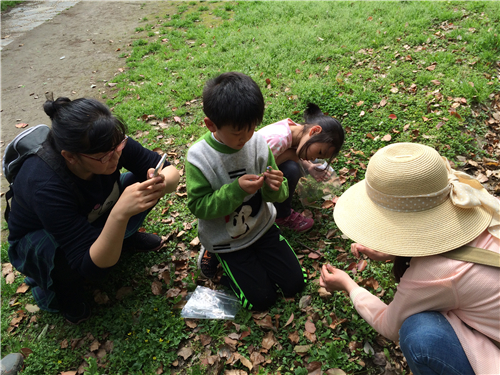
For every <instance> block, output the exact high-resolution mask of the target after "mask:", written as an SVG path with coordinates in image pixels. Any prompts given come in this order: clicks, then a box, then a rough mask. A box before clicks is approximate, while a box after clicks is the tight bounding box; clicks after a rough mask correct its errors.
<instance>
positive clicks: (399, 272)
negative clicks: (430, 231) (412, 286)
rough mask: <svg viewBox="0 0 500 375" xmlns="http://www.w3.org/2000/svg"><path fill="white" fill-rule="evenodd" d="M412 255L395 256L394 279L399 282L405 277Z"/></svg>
mask: <svg viewBox="0 0 500 375" xmlns="http://www.w3.org/2000/svg"><path fill="white" fill-rule="evenodd" d="M410 261H411V257H399V256H397V257H396V258H394V265H393V266H392V273H393V275H394V279H396V282H398V283H399V281H400V280H401V278H402V277H403V275H404V273H405V272H406V270H407V269H408V268H409V267H410Z"/></svg>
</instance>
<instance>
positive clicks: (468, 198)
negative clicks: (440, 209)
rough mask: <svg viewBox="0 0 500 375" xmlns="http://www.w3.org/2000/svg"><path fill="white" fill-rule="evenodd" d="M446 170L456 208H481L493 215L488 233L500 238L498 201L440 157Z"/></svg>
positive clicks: (499, 203)
mask: <svg viewBox="0 0 500 375" xmlns="http://www.w3.org/2000/svg"><path fill="white" fill-rule="evenodd" d="M442 158H443V160H444V162H445V164H446V169H448V183H449V184H451V185H452V188H451V190H450V199H451V201H452V202H453V204H454V205H455V206H457V207H462V208H473V207H479V206H483V207H484V208H486V209H488V210H490V211H491V212H492V213H493V217H492V218H491V222H490V224H489V225H488V232H490V233H491V235H493V236H495V237H496V238H500V201H499V200H498V199H496V198H495V197H493V196H492V195H491V194H489V193H488V192H487V191H486V189H485V188H484V187H483V185H481V183H480V182H479V181H478V180H476V179H475V178H474V177H472V176H469V175H468V174H467V173H464V172H460V171H456V170H454V169H452V168H451V166H450V163H449V162H448V160H447V159H446V158H445V157H442Z"/></svg>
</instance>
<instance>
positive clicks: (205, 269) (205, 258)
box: [198, 245, 219, 279]
mask: <svg viewBox="0 0 500 375" xmlns="http://www.w3.org/2000/svg"><path fill="white" fill-rule="evenodd" d="M218 265H219V261H218V260H217V257H216V256H215V254H212V253H209V252H208V251H207V250H206V249H205V247H204V246H203V245H202V246H201V249H200V255H198V269H199V270H200V273H201V275H202V276H203V277H205V278H207V279H213V278H214V276H215V274H216V273H217V266H218Z"/></svg>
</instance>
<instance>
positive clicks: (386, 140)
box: [382, 134, 392, 142]
mask: <svg viewBox="0 0 500 375" xmlns="http://www.w3.org/2000/svg"><path fill="white" fill-rule="evenodd" d="M391 139H392V137H391V135H390V134H386V135H384V136H383V137H382V141H384V142H389V141H390V140H391Z"/></svg>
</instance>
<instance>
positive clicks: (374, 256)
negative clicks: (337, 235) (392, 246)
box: [351, 242, 395, 262]
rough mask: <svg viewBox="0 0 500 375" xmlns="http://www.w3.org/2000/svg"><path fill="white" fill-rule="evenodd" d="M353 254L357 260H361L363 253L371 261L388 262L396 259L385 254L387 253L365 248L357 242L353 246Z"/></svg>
mask: <svg viewBox="0 0 500 375" xmlns="http://www.w3.org/2000/svg"><path fill="white" fill-rule="evenodd" d="M351 253H352V255H354V256H355V257H356V258H359V257H360V253H363V254H365V255H366V256H367V257H368V258H370V259H371V260H377V261H380V262H384V261H387V260H389V261H394V258H395V257H394V256H393V255H389V254H385V253H382V252H380V251H376V250H373V249H370V248H369V247H366V246H363V245H361V244H360V243H357V242H355V243H353V244H351Z"/></svg>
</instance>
